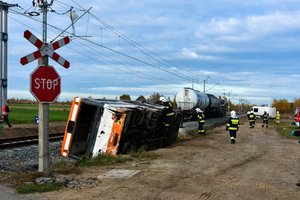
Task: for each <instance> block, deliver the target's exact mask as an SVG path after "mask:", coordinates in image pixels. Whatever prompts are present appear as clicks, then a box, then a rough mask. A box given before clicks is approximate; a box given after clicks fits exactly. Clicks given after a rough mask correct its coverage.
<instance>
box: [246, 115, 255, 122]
mask: <svg viewBox="0 0 300 200" xmlns="http://www.w3.org/2000/svg"><path fill="white" fill-rule="evenodd" d="M255 119H256V117H255V115H254V114H253V113H249V114H248V120H249V121H250V122H253V121H255Z"/></svg>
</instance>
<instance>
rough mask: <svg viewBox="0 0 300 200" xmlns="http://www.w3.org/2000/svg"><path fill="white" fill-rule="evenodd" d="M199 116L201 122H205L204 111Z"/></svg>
mask: <svg viewBox="0 0 300 200" xmlns="http://www.w3.org/2000/svg"><path fill="white" fill-rule="evenodd" d="M197 118H198V121H199V122H200V123H205V115H204V114H203V113H199V114H198V115H197Z"/></svg>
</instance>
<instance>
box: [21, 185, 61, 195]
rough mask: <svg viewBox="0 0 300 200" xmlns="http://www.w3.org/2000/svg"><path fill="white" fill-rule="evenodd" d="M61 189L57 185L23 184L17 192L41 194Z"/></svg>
mask: <svg viewBox="0 0 300 200" xmlns="http://www.w3.org/2000/svg"><path fill="white" fill-rule="evenodd" d="M61 188H63V186H62V185H58V184H36V183H29V184H24V185H22V186H20V187H18V188H17V192H18V193H19V194H29V193H43V192H51V191H57V190H59V189H61Z"/></svg>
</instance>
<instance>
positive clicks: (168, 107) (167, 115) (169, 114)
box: [159, 97, 175, 130]
mask: <svg viewBox="0 0 300 200" xmlns="http://www.w3.org/2000/svg"><path fill="white" fill-rule="evenodd" d="M159 100H160V101H161V102H162V104H163V105H164V107H165V108H164V110H163V112H164V121H163V125H164V127H165V129H166V130H168V129H169V127H170V126H171V125H172V122H173V121H174V116H175V113H174V111H173V105H172V103H171V102H170V101H168V100H167V99H166V98H165V97H160V99H159Z"/></svg>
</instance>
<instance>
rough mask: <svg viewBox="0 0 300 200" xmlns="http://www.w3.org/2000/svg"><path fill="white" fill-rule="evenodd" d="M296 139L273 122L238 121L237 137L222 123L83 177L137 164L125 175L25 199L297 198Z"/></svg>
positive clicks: (299, 159)
mask: <svg viewBox="0 0 300 200" xmlns="http://www.w3.org/2000/svg"><path fill="white" fill-rule="evenodd" d="M299 150H300V144H299V143H298V141H297V140H288V139H283V138H281V137H280V136H278V133H277V132H276V131H275V127H274V125H271V126H270V127H269V128H268V129H266V128H261V124H260V123H259V122H258V123H257V124H256V127H255V128H254V129H250V128H249V126H248V122H246V121H245V122H243V123H242V125H241V127H240V130H239V132H238V135H237V143H236V144H230V141H229V134H228V132H226V131H225V126H220V127H217V128H215V129H213V130H210V131H208V132H207V134H206V135H204V136H197V137H192V138H190V139H188V138H187V139H181V140H180V141H178V142H177V143H176V144H174V145H172V146H170V147H168V148H163V149H158V150H155V151H153V153H155V154H158V155H159V157H158V158H156V159H154V160H149V161H140V162H130V163H126V164H123V165H119V166H116V167H113V168H112V167H93V168H89V169H87V170H86V171H85V172H84V173H83V174H82V175H80V176H81V177H82V178H85V179H87V178H97V177H98V176H99V175H103V174H105V173H107V172H108V171H110V170H112V169H126V170H138V171H139V173H138V174H136V175H134V176H132V177H130V178H120V179H116V178H114V179H113V178H112V179H110V178H106V179H100V180H98V181H97V184H94V185H88V186H86V187H81V188H77V189H68V188H65V189H63V190H60V191H56V192H49V193H44V194H30V195H27V196H26V197H27V198H30V199H45V200H46V199H47V200H48V199H49V200H51V199H65V200H66V199H72V200H73V199H222V200H224V199H225V200H226V199H228V200H229V199H230V200H231V199H243V200H245V199H264V200H268V199H272V200H274V199H278V200H279V199H285V200H289V199H291V200H292V199H293V200H294V199H299V196H300V187H298V186H296V183H297V182H299V181H300V156H299V152H300V151H299Z"/></svg>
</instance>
